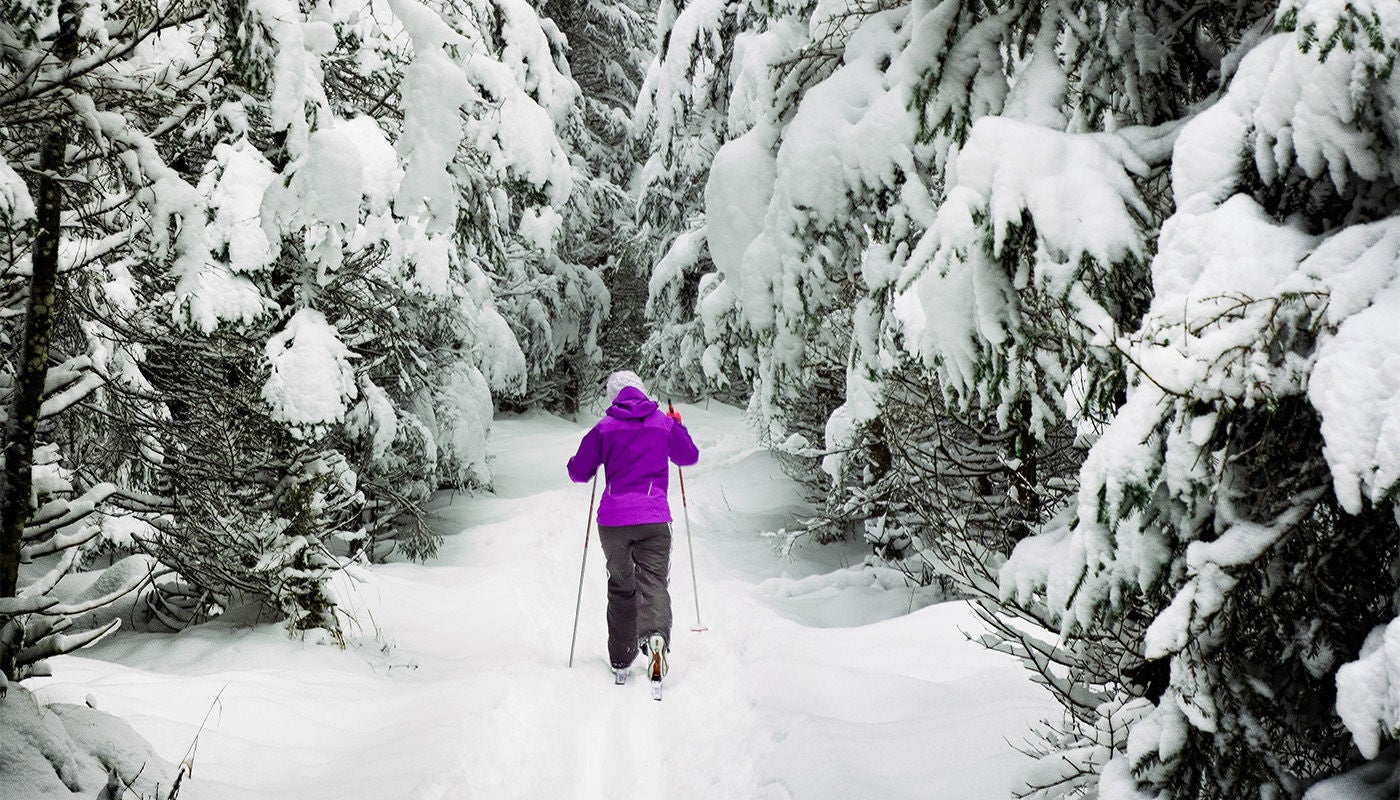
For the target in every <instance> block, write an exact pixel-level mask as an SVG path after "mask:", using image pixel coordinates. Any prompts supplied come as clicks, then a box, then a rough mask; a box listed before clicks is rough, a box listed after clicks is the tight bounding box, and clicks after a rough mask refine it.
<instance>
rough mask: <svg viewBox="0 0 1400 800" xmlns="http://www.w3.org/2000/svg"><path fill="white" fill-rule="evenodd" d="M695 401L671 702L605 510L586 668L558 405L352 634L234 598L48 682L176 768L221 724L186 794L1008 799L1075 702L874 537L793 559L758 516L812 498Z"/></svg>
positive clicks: (728, 414)
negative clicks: (656, 696)
mask: <svg viewBox="0 0 1400 800" xmlns="http://www.w3.org/2000/svg"><path fill="white" fill-rule="evenodd" d="M681 410H682V411H684V413H685V419H686V423H687V426H688V427H689V428H690V430H691V431H692V433H693V435H694V437H695V439H696V442H697V444H698V445H699V446H700V448H701V462H700V463H699V464H698V465H696V466H695V467H693V468H691V469H688V470H687V471H686V488H687V490H688V492H689V500H690V502H689V505H690V521H691V525H692V529H693V532H694V547H695V561H696V573H697V574H698V576H699V586H700V602H701V609H700V611H701V613H702V616H703V620H704V623H705V624H706V625H708V626H709V630H708V631H707V632H704V633H694V632H691V631H690V630H689V629H688V628H689V627H690V626H691V625H692V624H693V623H694V621H695V606H694V601H693V594H692V592H691V574H692V573H691V569H690V565H689V561H688V558H687V554H686V551H685V537H684V524H683V522H682V519H683V518H682V516H681V508H680V503H679V496H678V493H677V492H676V491H675V487H674V485H673V487H672V494H673V499H674V501H675V502H674V504H673V505H674V506H675V512H676V534H677V536H676V544H677V548H676V551H675V554H674V558H673V565H674V566H673V571H672V596H673V597H674V599H675V607H676V632H675V642H674V649H673V653H672V670H671V675H670V677H669V678H668V680H667V684H666V698H665V700H664V701H663V702H661V703H656V702H653V701H652V700H651V697H650V693H649V690H648V688H647V686H646V683H645V681H643V680H640V679H636V680H634V682H633V683H632V684H631V685H629V686H626V687H621V688H619V687H615V686H613V685H612V679H611V675H610V673H609V669H608V665H607V662H606V657H605V655H604V646H603V645H604V640H605V627H604V621H603V607H604V602H605V597H604V581H605V576H604V572H603V564H602V557H601V552H600V551H599V550H598V549H597V542H596V531H595V536H594V540H593V542H592V543H591V544H590V550H591V551H590V553H589V557H588V562H587V577H586V583H585V587H584V595H583V613H582V623H581V625H580V629H579V640H578V655H577V656H576V660H575V664H574V667H573V669H569V668H568V667H567V666H566V661H567V659H568V652H569V632H570V626H571V624H572V621H573V611H574V601H575V593H576V591H577V587H578V573H579V559H580V557H581V555H582V540H583V535H584V517H585V512H586V510H587V506H588V487H587V486H578V485H574V484H570V483H569V481H568V478H567V477H566V476H565V473H564V466H563V465H564V461H565V460H566V459H567V457H568V456H569V455H571V454H572V452H573V449H574V447H575V446H576V445H577V442H578V439H579V438H580V437H581V435H582V433H583V431H584V430H585V428H584V427H583V426H581V425H578V424H575V423H572V422H567V421H564V420H560V419H558V418H555V417H550V416H544V415H532V416H528V417H524V418H510V419H503V420H499V421H498V423H497V425H496V427H495V429H494V431H493V435H492V440H493V450H494V452H495V453H496V458H495V462H494V468H495V470H496V475H497V479H496V480H497V491H496V493H495V494H494V495H480V496H474V497H466V496H459V497H457V498H455V500H453V501H452V502H450V503H448V504H446V505H445V506H444V508H443V509H442V510H441V512H440V517H441V520H442V524H443V530H444V531H446V532H447V537H446V541H445V543H444V545H443V548H442V551H441V554H440V557H439V558H438V559H436V560H434V561H433V562H431V563H429V564H424V565H418V564H390V565H386V566H380V567H375V568H373V569H371V570H366V571H362V572H360V573H357V574H356V575H355V576H354V577H355V578H356V580H355V587H356V588H355V590H354V592H353V593H351V604H352V605H353V607H354V615H355V619H356V621H357V624H358V625H359V627H360V630H359V631H357V632H356V636H355V637H354V638H355V640H356V641H355V643H353V644H352V646H351V647H350V648H349V649H347V650H346V651H341V650H339V649H338V648H336V647H334V646H325V645H314V644H307V643H304V642H300V641H294V640H290V639H289V638H288V637H287V636H286V634H285V633H284V632H283V630H282V629H281V627H280V626H277V625H268V624H261V625H258V624H252V623H251V621H246V620H245V621H243V622H239V621H237V620H232V619H227V620H221V621H219V622H217V623H213V624H208V625H204V626H201V627H198V628H194V629H191V630H188V631H185V632H183V633H180V634H178V635H170V636H159V635H153V634H120V635H118V636H116V637H113V638H111V639H109V640H107V641H105V642H103V643H102V644H100V645H99V646H98V647H97V648H95V649H92V650H89V651H85V652H84V654H83V655H82V656H81V657H73V656H70V657H65V658H61V659H56V660H55V661H54V662H53V667H54V672H55V676H54V677H53V678H46V679H36V680H32V681H30V682H28V684H27V685H28V686H29V687H30V688H31V689H32V690H34V691H35V693H36V695H37V696H38V697H39V699H40V700H41V701H46V702H54V701H64V702H78V703H81V702H83V701H84V699H85V698H88V697H90V698H91V699H92V700H93V701H94V702H95V704H96V706H97V707H98V708H99V709H102V710H105V711H109V712H112V713H115V714H117V715H118V716H120V717H122V718H124V719H125V720H126V721H128V722H129V723H131V725H132V726H133V727H135V728H136V729H137V730H138V731H139V732H140V733H142V734H143V735H144V736H146V737H147V738H148V739H149V740H150V741H151V743H152V744H153V745H154V747H155V749H156V750H157V751H158V752H159V753H161V754H162V755H163V756H165V757H166V758H167V759H169V760H170V761H171V762H177V761H179V760H180V759H181V758H182V757H184V755H185V754H186V752H187V751H189V749H190V747H191V743H192V742H194V741H195V739H196V732H197V731H199V729H200V727H201V724H202V725H203V729H202V732H199V734H198V747H197V750H196V751H195V756H194V773H193V777H194V780H193V781H191V782H188V783H187V784H186V785H185V787H184V789H183V791H182V792H181V795H180V797H181V798H182V800H233V799H234V798H238V799H239V800H244V799H245V798H288V799H289V800H290V798H296V799H297V800H319V799H320V798H325V799H326V800H330V799H331V798H335V799H336V800H342V799H344V798H365V799H367V800H368V799H377V798H385V800H399V799H401V798H402V799H403V800H466V798H540V799H541V800H544V799H546V798H548V799H550V800H553V799H554V798H578V800H593V799H594V798H599V799H602V798H606V799H607V800H614V799H620V798H633V797H635V798H668V800H669V799H671V798H697V799H699V798H704V799H705V800H715V799H716V798H721V799H723V798H736V799H738V798H742V799H744V800H748V799H750V798H761V799H763V800H785V799H787V798H793V799H794V800H817V799H818V798H832V800H836V799H838V798H840V799H841V800H851V799H852V798H882V800H893V799H895V798H911V799H912V798H918V799H919V800H936V799H937V798H949V799H950V800H951V799H953V798H957V799H960V800H968V799H971V800H982V799H983V798H997V797H1006V796H1008V793H1009V790H1010V788H1011V786H1012V785H1013V782H1014V775H1015V773H1016V771H1017V768H1018V767H1019V766H1021V765H1022V764H1023V763H1024V761H1025V759H1024V757H1023V756H1021V755H1020V754H1019V753H1017V752H1016V750H1015V749H1014V746H1016V745H1020V744H1021V743H1022V742H1023V741H1024V740H1025V738H1026V732H1027V730H1028V726H1029V725H1030V724H1031V723H1033V722H1034V721H1035V720H1037V719H1039V718H1041V717H1046V716H1052V715H1054V714H1055V709H1054V708H1053V706H1052V704H1051V703H1050V701H1049V700H1048V699H1047V698H1046V696H1045V695H1044V694H1043V693H1042V692H1040V691H1039V690H1038V689H1037V688H1036V687H1035V686H1033V685H1032V684H1031V683H1030V681H1029V680H1028V678H1027V676H1026V673H1025V672H1024V671H1023V670H1022V669H1021V668H1020V667H1019V666H1018V665H1017V664H1016V663H1014V662H1012V661H1011V660H1009V659H1007V658H1005V657H1002V656H998V655H995V654H992V653H988V652H985V651H983V650H982V649H981V648H979V647H978V646H976V645H975V644H972V643H969V642H967V641H966V640H965V638H964V636H963V634H962V632H961V631H962V630H968V631H975V630H976V629H977V623H976V620H975V618H974V617H973V616H972V614H971V612H970V611H968V610H967V609H966V608H965V607H964V606H963V605H962V604H960V603H944V604H939V605H932V606H927V607H921V606H923V603H922V602H921V598H920V596H919V595H918V594H917V593H914V592H911V590H909V589H907V588H904V587H903V586H900V585H898V583H897V582H896V581H892V580H890V579H889V577H890V576H889V574H883V575H882V574H880V573H878V572H872V571H868V570H862V569H842V567H843V566H846V565H852V564H858V563H859V560H860V557H861V554H860V550H859V548H856V547H847V548H831V547H815V546H808V547H805V548H804V547H799V548H798V550H797V552H796V553H795V555H794V557H793V558H792V559H782V558H779V557H777V556H776V555H775V554H774V551H773V547H772V544H771V540H768V539H764V538H761V537H760V536H759V535H758V534H759V533H760V532H761V531H765V530H774V529H777V528H779V527H781V526H783V525H790V524H791V522H792V519H793V516H794V514H795V513H798V512H800V510H801V506H800V503H799V501H798V499H797V497H796V495H795V493H794V491H793V489H792V487H791V485H790V484H789V483H788V482H787V481H786V479H784V478H783V477H782V475H781V473H780V472H779V471H778V469H777V467H776V465H775V464H774V463H773V462H772V461H771V459H769V457H768V456H767V455H766V454H765V453H763V451H761V450H760V449H758V448H757V447H756V446H755V444H754V442H753V437H752V435H751V433H750V432H749V431H748V429H747V428H746V426H745V424H744V422H743V420H742V418H741V415H740V414H739V412H737V411H735V410H734V409H731V408H727V407H722V406H711V407H709V408H708V409H707V408H701V407H683V408H682V409H681ZM911 608H912V609H913V611H912V613H909V612H910V610H911ZM638 678H640V676H638ZM216 698H217V699H216ZM206 717H207V721H206Z"/></svg>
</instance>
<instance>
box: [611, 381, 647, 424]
mask: <svg viewBox="0 0 1400 800" xmlns="http://www.w3.org/2000/svg"><path fill="white" fill-rule="evenodd" d="M656 408H657V406H656V401H654V400H649V399H647V396H646V395H644V394H642V391H641V390H640V389H638V388H636V387H635V386H624V387H623V388H622V391H620V392H618V393H617V399H616V400H614V401H613V404H612V405H610V406H608V416H610V417H615V418H617V419H640V418H642V417H646V416H650V415H651V414H652V412H654V411H656Z"/></svg>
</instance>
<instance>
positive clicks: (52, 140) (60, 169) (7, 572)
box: [0, 0, 77, 597]
mask: <svg viewBox="0 0 1400 800" xmlns="http://www.w3.org/2000/svg"><path fill="white" fill-rule="evenodd" d="M75 10H76V9H75V7H74V4H73V2H72V0H64V2H62V3H61V4H60V5H59V34H58V38H57V41H56V42H55V44H54V55H55V57H56V58H57V59H58V61H59V63H67V62H69V61H71V60H72V59H73V58H74V57H75V56H76V55H77V34H76V23H77V20H76V19H75V18H74V12H75ZM67 149H68V132H67V129H66V127H65V125H64V122H63V120H62V119H61V118H60V119H58V120H56V121H55V123H54V127H53V130H51V131H49V135H48V138H47V139H46V140H45V141H44V150H43V155H42V157H41V159H40V173H41V174H40V178H39V196H38V204H37V206H38V207H37V217H38V219H37V223H38V229H37V231H36V232H35V237H34V255H33V259H32V261H33V266H32V277H31V278H30V282H29V311H28V314H27V316H26V317H25V326H24V349H23V351H21V353H20V357H19V364H18V368H19V374H18V375H17V376H16V379H15V388H14V395H13V397H12V399H11V404H10V416H9V419H8V420H7V422H6V424H5V450H4V453H5V469H4V474H3V476H2V477H0V480H3V483H0V597H14V596H15V593H16V590H17V589H18V587H19V556H20V547H21V546H22V545H23V543H24V525H25V523H26V522H28V521H29V516H30V514H31V513H32V508H31V507H30V502H29V500H30V498H29V495H30V492H31V489H32V485H33V480H32V473H31V470H32V468H33V464H34V435H35V432H36V430H37V428H38V424H39V409H40V407H41V406H42V404H43V401H44V382H45V381H46V380H47V378H48V373H49V339H50V336H51V334H52V332H53V312H54V299H55V291H54V290H55V287H56V286H57V284H58V243H59V236H60V233H61V227H62V213H63V186H62V183H61V181H62V176H63V173H64V165H65V161H66V155H67V152H66V151H67Z"/></svg>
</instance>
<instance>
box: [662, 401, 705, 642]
mask: <svg viewBox="0 0 1400 800" xmlns="http://www.w3.org/2000/svg"><path fill="white" fill-rule="evenodd" d="M666 410H667V411H669V412H670V413H672V414H674V413H676V407H675V406H673V405H671V401H670V400H667V401H666ZM676 479H677V480H679V481H680V484H681V513H682V514H684V516H685V546H686V549H687V550H689V551H690V585H691V588H693V589H694V590H695V627H694V628H691V630H693V631H695V632H696V633H703V632H705V631H707V630H709V628H707V627H705V623H703V622H701V621H700V582H699V580H698V579H697V578H696V577H695V543H694V542H693V541H692V540H691V536H690V506H689V505H687V504H686V501H685V471H684V470H682V469H681V468H680V465H679V464H677V465H676Z"/></svg>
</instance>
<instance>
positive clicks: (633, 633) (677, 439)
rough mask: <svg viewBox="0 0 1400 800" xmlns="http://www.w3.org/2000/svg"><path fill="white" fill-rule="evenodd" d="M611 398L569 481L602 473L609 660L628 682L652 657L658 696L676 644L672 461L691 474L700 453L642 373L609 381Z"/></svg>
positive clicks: (576, 456) (600, 518) (650, 674)
mask: <svg viewBox="0 0 1400 800" xmlns="http://www.w3.org/2000/svg"><path fill="white" fill-rule="evenodd" d="M607 396H608V403H609V406H608V410H607V414H606V416H604V417H603V418H602V419H601V420H599V421H598V423H597V424H596V425H594V426H593V428H592V429H591V430H589V431H588V433H587V434H585V435H584V437H583V441H582V442H581V443H580V444H579V447H578V452H577V453H575V454H574V457H573V458H571V459H569V477H570V478H571V479H573V481H574V482H575V483H587V482H588V480H589V479H590V478H592V477H593V475H594V473H595V472H597V471H598V467H599V466H602V467H603V468H604V470H603V473H604V488H603V499H602V500H601V501H600V502H599V503H598V539H599V541H601V542H602V545H603V557H604V559H606V561H607V567H608V657H609V659H610V660H611V661H612V666H613V670H614V673H615V674H616V677H617V682H618V683H623V682H625V681H626V678H627V673H628V670H629V669H630V667H631V665H632V661H633V660H634V659H635V658H636V657H637V651H638V650H639V649H640V650H641V651H642V652H643V653H645V654H646V655H647V657H648V661H647V677H648V678H650V679H651V681H652V683H653V689H654V690H659V687H660V683H661V679H662V678H663V677H665V676H666V653H667V650H668V644H667V643H668V642H669V641H670V637H671V596H670V594H668V593H667V589H666V584H667V575H668V573H669V572H670V567H671V524H670V523H671V506H670V504H669V503H668V502H667V500H666V489H667V478H668V477H669V474H670V467H669V466H668V465H667V463H666V462H667V460H668V459H669V460H670V461H674V462H675V463H676V464H677V465H678V466H682V467H687V466H690V465H691V464H694V463H695V462H696V461H698V460H699V458H700V451H699V450H697V449H696V447H695V443H694V442H693V441H691V439H690V433H689V432H687V431H686V429H685V426H684V425H682V424H681V415H680V413H679V412H677V411H675V410H674V409H672V410H671V411H668V412H666V413H662V412H661V411H660V410H659V409H658V408H657V405H656V402H655V401H653V400H650V399H648V398H647V395H646V386H645V385H643V384H642V379H641V378H639V377H637V375H636V373H633V372H627V371H621V372H614V373H613V374H612V375H609V376H608V381H607ZM639 633H640V636H639V635H638V634H639Z"/></svg>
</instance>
